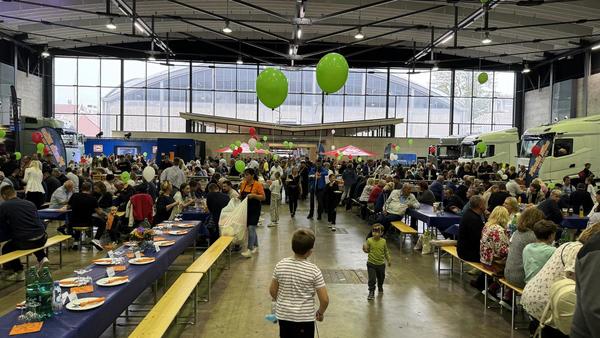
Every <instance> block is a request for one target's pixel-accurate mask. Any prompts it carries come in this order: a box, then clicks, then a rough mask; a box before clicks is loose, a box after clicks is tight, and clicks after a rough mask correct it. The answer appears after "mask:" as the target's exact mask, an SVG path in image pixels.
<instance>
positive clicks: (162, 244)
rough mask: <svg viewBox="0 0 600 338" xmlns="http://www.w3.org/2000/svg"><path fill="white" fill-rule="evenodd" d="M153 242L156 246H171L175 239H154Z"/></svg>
mask: <svg viewBox="0 0 600 338" xmlns="http://www.w3.org/2000/svg"><path fill="white" fill-rule="evenodd" d="M154 244H157V245H158V246H161V247H162V246H171V245H173V244H175V241H156V242H154Z"/></svg>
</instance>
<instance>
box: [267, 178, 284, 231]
mask: <svg viewBox="0 0 600 338" xmlns="http://www.w3.org/2000/svg"><path fill="white" fill-rule="evenodd" d="M273 168H275V167H273ZM281 186H282V184H281V174H280V173H279V171H275V172H274V173H273V180H272V181H271V185H270V186H269V190H271V205H270V212H271V223H269V225H268V226H269V227H276V226H277V225H278V223H279V206H280V205H281Z"/></svg>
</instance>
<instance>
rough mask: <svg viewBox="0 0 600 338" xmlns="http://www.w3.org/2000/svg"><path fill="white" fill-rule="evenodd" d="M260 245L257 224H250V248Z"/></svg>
mask: <svg viewBox="0 0 600 338" xmlns="http://www.w3.org/2000/svg"><path fill="white" fill-rule="evenodd" d="M255 247H258V237H257V236H256V225H248V250H252V249H254V248H255Z"/></svg>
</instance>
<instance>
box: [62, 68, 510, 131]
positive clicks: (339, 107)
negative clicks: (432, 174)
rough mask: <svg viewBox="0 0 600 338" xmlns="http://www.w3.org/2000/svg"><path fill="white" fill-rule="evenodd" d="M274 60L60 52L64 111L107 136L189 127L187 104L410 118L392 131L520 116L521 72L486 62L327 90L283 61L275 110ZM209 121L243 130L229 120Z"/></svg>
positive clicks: (300, 118)
mask: <svg viewBox="0 0 600 338" xmlns="http://www.w3.org/2000/svg"><path fill="white" fill-rule="evenodd" d="M265 68H266V66H259V65H256V64H245V65H236V64H215V63H197V62H176V61H166V60H162V61H161V60H159V61H152V62H150V61H144V60H118V59H104V58H55V59H54V74H55V76H54V113H55V116H56V117H57V118H58V119H60V120H63V121H65V122H66V123H67V124H68V125H69V126H71V127H73V128H75V129H77V130H78V131H79V132H80V133H83V134H86V135H95V134H96V133H98V132H99V131H103V132H104V135H106V136H110V135H111V132H112V131H113V130H125V131H161V132H184V131H185V121H184V120H183V119H182V118H181V117H180V113H182V112H191V113H194V114H202V115H210V116H220V117H228V118H234V119H238V120H250V121H259V122H268V123H279V124H292V125H294V124H319V123H322V122H325V123H328V122H342V121H362V120H371V119H385V118H403V119H404V123H402V124H399V125H397V126H396V128H395V129H394V130H393V131H392V133H393V134H394V135H395V136H396V137H432V138H433V137H440V136H445V135H449V134H455V135H458V134H462V135H465V134H471V133H477V132H483V131H490V130H499V129H504V128H508V127H510V126H512V124H513V110H514V104H513V99H514V82H515V75H514V73H512V72H490V73H489V80H488V81H487V83H485V84H479V82H478V81H477V76H478V75H479V72H477V71H463V70H455V71H452V70H440V71H435V72H432V71H430V70H429V69H404V68H374V69H365V68H352V69H350V74H349V76H348V81H347V82H346V85H345V86H344V87H343V88H342V89H341V90H340V91H339V92H337V93H335V94H330V95H325V96H323V95H322V94H321V91H320V89H319V86H318V84H317V80H316V75H315V69H314V68H312V67H305V68H301V69H300V68H299V69H289V68H282V69H281V71H282V72H284V73H285V75H286V77H287V78H288V85H289V87H288V96H287V99H286V101H285V102H284V103H283V104H282V105H281V107H279V108H278V109H276V110H271V109H270V108H267V107H265V106H264V105H263V104H262V103H260V102H259V100H258V99H257V97H256V77H257V75H258V74H259V72H260V71H262V70H263V69H265ZM121 74H123V75H122V78H121ZM121 121H123V123H122V125H121ZM202 128H204V129H203V130H206V131H207V132H221V131H224V132H235V131H230V130H229V129H227V128H225V127H222V126H220V125H216V126H215V125H206V126H204V125H203V127H202ZM356 134H357V135H358V134H361V135H362V134H370V133H366V132H363V131H356ZM382 135H383V134H382ZM365 136H366V135H365Z"/></svg>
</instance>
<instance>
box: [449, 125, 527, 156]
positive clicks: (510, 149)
mask: <svg viewBox="0 0 600 338" xmlns="http://www.w3.org/2000/svg"><path fill="white" fill-rule="evenodd" d="M480 142H485V144H486V145H487V150H486V151H485V152H484V153H481V154H479V153H477V151H476V150H475V149H476V147H477V144H478V143H480ZM518 143H519V132H518V130H517V128H510V129H505V130H498V131H492V132H488V133H481V134H479V135H470V136H467V137H465V138H464V139H463V140H462V143H461V154H460V157H459V158H458V162H461V163H464V162H471V161H474V162H483V161H487V162H488V163H492V162H496V163H508V164H509V165H515V164H516V162H517V144H518Z"/></svg>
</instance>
